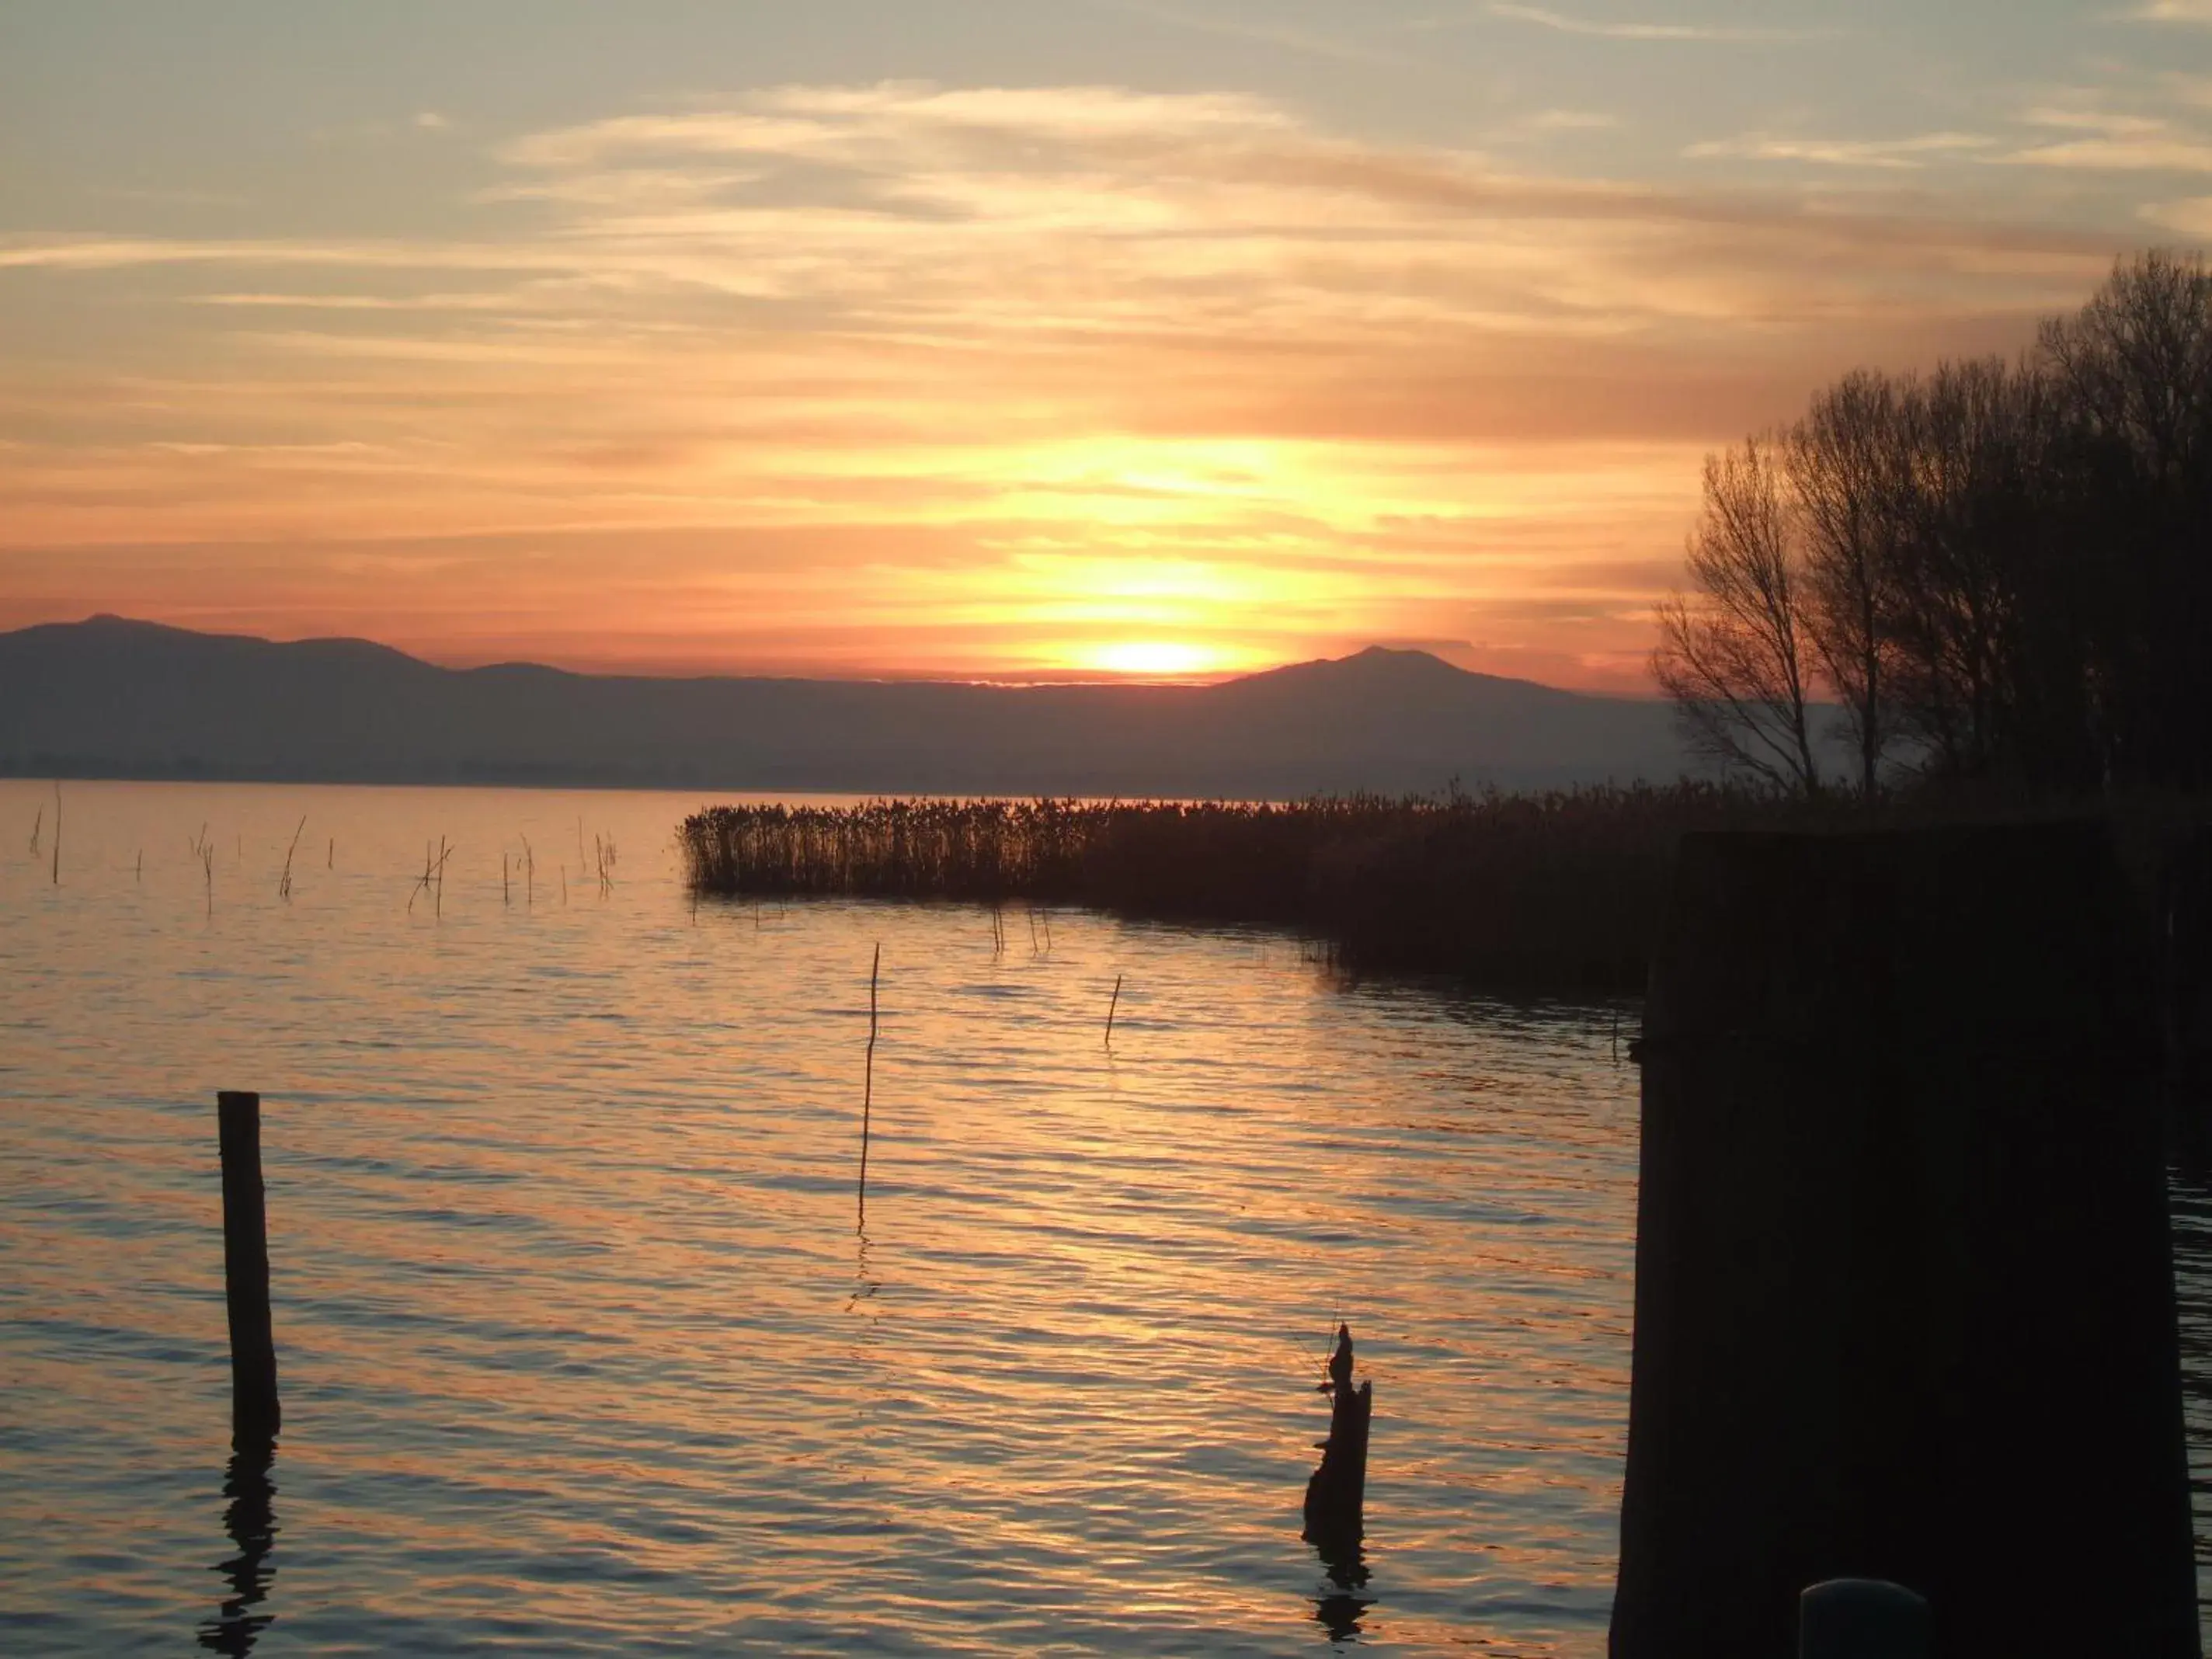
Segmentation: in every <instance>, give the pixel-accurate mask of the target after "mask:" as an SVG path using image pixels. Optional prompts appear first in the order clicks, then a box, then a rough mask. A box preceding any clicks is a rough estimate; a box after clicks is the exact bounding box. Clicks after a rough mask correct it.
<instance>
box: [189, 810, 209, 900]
mask: <svg viewBox="0 0 2212 1659" xmlns="http://www.w3.org/2000/svg"><path fill="white" fill-rule="evenodd" d="M191 849H192V856H193V857H194V858H195V859H197V860H199V866H200V881H201V883H202V884H203V886H204V888H205V889H206V892H207V913H208V915H210V916H212V915H215V842H212V841H210V839H209V838H208V827H207V825H205V824H204V823H203V824H202V825H200V832H199V834H197V836H193V837H192V838H191Z"/></svg>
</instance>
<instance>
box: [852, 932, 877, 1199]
mask: <svg viewBox="0 0 2212 1659" xmlns="http://www.w3.org/2000/svg"><path fill="white" fill-rule="evenodd" d="M883 966H884V947H883V945H881V944H880V943H878V945H877V946H876V953H875V956H874V957H873V958H872V959H871V961H870V962H869V963H868V1054H867V1058H866V1060H864V1061H863V1062H862V1066H861V1072H860V1220H859V1223H858V1225H856V1226H855V1227H854V1231H856V1232H865V1231H866V1230H867V1225H868V1132H869V1130H870V1128H871V1127H872V1121H873V1118H874V1115H875V1106H876V978H877V975H879V974H880V973H881V972H882V971H883Z"/></svg>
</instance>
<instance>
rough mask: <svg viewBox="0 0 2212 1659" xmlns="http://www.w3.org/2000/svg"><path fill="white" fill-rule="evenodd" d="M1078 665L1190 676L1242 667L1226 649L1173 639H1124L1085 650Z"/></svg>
mask: <svg viewBox="0 0 2212 1659" xmlns="http://www.w3.org/2000/svg"><path fill="white" fill-rule="evenodd" d="M1081 665H1082V666H1084V667H1085V668H1095V669H1099V670H1102V671H1104V672H1106V673H1109V674H1127V675H1128V676H1130V677H1132V678H1138V679H1194V678H1200V676H1203V675H1208V674H1223V673H1228V672H1231V671H1233V670H1235V669H1237V668H1239V667H1242V666H1243V664H1242V663H1241V662H1238V661H1234V660H1232V659H1231V654H1230V653H1227V652H1224V651H1219V650H1216V649H1214V648H1213V647H1209V646H1203V645H1192V644H1187V643H1183V642H1180V641H1174V640H1124V641H1117V642H1116V643H1115V644H1112V645H1102V646H1098V647H1095V648H1094V649H1092V650H1091V651H1089V652H1087V653H1085V655H1084V657H1083V659H1082V663H1081Z"/></svg>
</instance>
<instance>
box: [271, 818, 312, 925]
mask: <svg viewBox="0 0 2212 1659" xmlns="http://www.w3.org/2000/svg"><path fill="white" fill-rule="evenodd" d="M306 833H307V818H306V817H304V816H303V817H301V819H300V827H299V828H298V829H295V830H294V831H293V832H292V844H291V845H290V846H289V847H288V848H285V849H284V873H283V875H281V876H279V877H278V878H276V896H277V897H278V898H280V899H283V901H284V902H285V903H287V904H289V903H290V902H292V855H293V854H295V853H297V852H298V851H299V850H300V837H301V836H303V835H305V834H306Z"/></svg>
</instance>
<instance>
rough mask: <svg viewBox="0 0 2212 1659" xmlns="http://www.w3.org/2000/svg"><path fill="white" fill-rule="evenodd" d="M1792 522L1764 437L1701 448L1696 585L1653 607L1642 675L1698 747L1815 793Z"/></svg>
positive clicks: (1807, 651) (1807, 660)
mask: <svg viewBox="0 0 2212 1659" xmlns="http://www.w3.org/2000/svg"><path fill="white" fill-rule="evenodd" d="M1791 519H1792V513H1791V507H1790V500H1789V496H1788V492H1787V490H1786V489H1785V479H1784V473H1783V468H1782V465H1781V456H1780V454H1779V453H1778V449H1777V447H1776V445H1775V444H1774V443H1773V441H1771V440H1768V441H1761V440H1759V439H1756V438H1754V439H1749V440H1747V441H1745V443H1744V446H1743V448H1742V449H1741V451H1735V450H1731V451H1729V452H1728V453H1724V454H1720V455H1711V456H1708V457H1706V459H1705V515H1704V517H1703V519H1702V520H1700V521H1699V525H1698V527H1697V529H1696V530H1695V531H1694V532H1692V534H1691V537H1690V544H1689V550H1688V551H1689V566H1690V577H1691V580H1692V583H1693V584H1694V585H1695V586H1694V591H1693V592H1692V593H1691V594H1689V595H1687V596H1686V595H1684V594H1681V593H1675V594H1673V595H1671V596H1670V597H1669V598H1668V599H1666V600H1664V601H1663V602H1662V604H1661V605H1660V606H1659V609H1658V623H1659V646H1658V648H1657V649H1656V651H1654V652H1653V653H1652V657H1651V671H1652V673H1653V675H1654V676H1655V677H1656V678H1657V680H1658V682H1659V684H1660V687H1661V689H1662V690H1664V691H1665V692H1666V693H1667V695H1668V696H1670V697H1672V698H1673V699H1674V703H1675V706H1676V708H1677V709H1678V711H1679V712H1680V716H1681V720H1682V723H1683V726H1684V729H1685V730H1686V732H1687V733H1688V735H1689V738H1690V740H1691V742H1692V744H1694V745H1695V746H1696V747H1697V748H1698V749H1699V750H1701V751H1702V752H1704V753H1705V754H1707V755H1709V756H1711V757H1713V758H1715V759H1717V760H1718V761H1720V762H1721V763H1723V764H1724V765H1727V766H1730V767H1735V768H1740V769H1743V770H1745V771H1748V772H1750V773H1752V774H1753V775H1755V776H1757V777H1759V778H1761V779H1763V780H1765V781H1766V782H1768V783H1770V784H1771V785H1773V786H1774V787H1777V788H1780V789H1784V790H1789V791H1793V792H1802V793H1806V794H1816V793H1819V791H1820V768H1819V765H1818V763H1816V762H1815V760H1814V754H1813V743H1812V737H1811V733H1810V731H1809V728H1808V723H1807V717H1806V711H1807V707H1808V702H1809V700H1810V699H1809V670H1810V667H1811V664H1812V660H1813V654H1814V647H1812V644H1811V642H1810V640H1809V638H1808V632H1807V628H1806V618H1805V594H1804V580H1803V569H1802V564H1803V560H1802V553H1801V551H1800V550H1799V548H1798V547H1797V545H1796V537H1795V535H1794V533H1793V529H1794V526H1792V523H1791Z"/></svg>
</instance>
